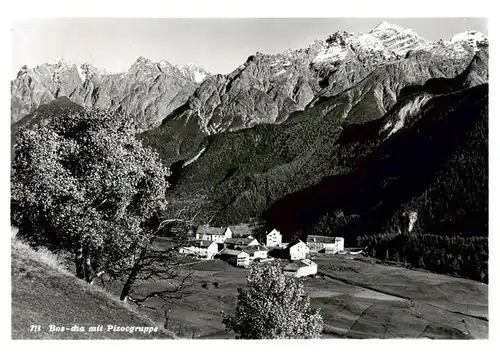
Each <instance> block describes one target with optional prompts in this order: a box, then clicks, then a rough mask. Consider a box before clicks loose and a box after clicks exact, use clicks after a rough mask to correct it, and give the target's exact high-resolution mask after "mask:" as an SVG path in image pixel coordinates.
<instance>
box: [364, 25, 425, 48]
mask: <svg viewBox="0 0 500 361" xmlns="http://www.w3.org/2000/svg"><path fill="white" fill-rule="evenodd" d="M370 35H373V36H374V37H376V38H377V39H379V40H380V41H381V42H382V44H383V45H384V46H385V47H386V48H387V49H388V50H390V51H393V52H394V53H396V54H398V55H405V54H406V53H407V52H408V51H409V50H417V49H425V48H428V47H429V46H430V44H429V42H428V41H426V40H425V39H423V38H422V37H420V36H419V35H418V34H417V33H416V32H415V31H413V30H412V29H409V28H405V27H402V26H399V25H395V24H391V23H388V22H386V21H383V22H381V23H380V24H379V25H377V26H376V27H375V28H374V29H373V30H372V31H370Z"/></svg>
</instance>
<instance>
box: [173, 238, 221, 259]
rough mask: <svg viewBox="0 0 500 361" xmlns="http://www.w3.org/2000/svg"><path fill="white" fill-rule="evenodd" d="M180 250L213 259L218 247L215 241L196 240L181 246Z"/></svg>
mask: <svg viewBox="0 0 500 361" xmlns="http://www.w3.org/2000/svg"><path fill="white" fill-rule="evenodd" d="M179 252H180V253H183V254H189V255H193V256H195V257H198V258H203V259H213V258H214V256H215V255H216V254H217V252H218V247H217V243H215V242H214V241H206V240H194V241H193V242H192V243H191V244H190V245H189V246H184V247H181V248H180V249H179Z"/></svg>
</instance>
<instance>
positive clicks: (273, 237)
mask: <svg viewBox="0 0 500 361" xmlns="http://www.w3.org/2000/svg"><path fill="white" fill-rule="evenodd" d="M282 241H283V237H282V235H281V233H280V232H279V231H278V230H276V229H273V230H272V231H271V232H269V233H268V234H266V246H268V247H277V246H280V245H281V242H282Z"/></svg>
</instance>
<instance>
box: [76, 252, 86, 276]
mask: <svg viewBox="0 0 500 361" xmlns="http://www.w3.org/2000/svg"><path fill="white" fill-rule="evenodd" d="M75 267H76V277H78V278H80V279H82V280H83V279H84V278H85V270H84V269H83V246H82V244H81V243H78V244H77V246H76V248H75Z"/></svg>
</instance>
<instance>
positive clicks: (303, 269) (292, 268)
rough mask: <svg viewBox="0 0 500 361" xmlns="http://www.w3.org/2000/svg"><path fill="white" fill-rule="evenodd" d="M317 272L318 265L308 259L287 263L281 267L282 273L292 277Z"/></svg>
mask: <svg viewBox="0 0 500 361" xmlns="http://www.w3.org/2000/svg"><path fill="white" fill-rule="evenodd" d="M317 272H318V265H317V264H316V263H314V262H313V261H311V260H310V259H301V260H298V261H293V262H290V263H289V264H287V265H286V266H285V267H284V268H283V273H284V274H285V275H287V276H292V277H297V278H299V277H306V276H310V275H314V274H316V273H317Z"/></svg>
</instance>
